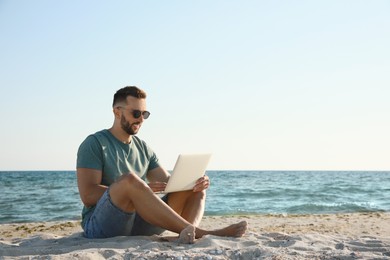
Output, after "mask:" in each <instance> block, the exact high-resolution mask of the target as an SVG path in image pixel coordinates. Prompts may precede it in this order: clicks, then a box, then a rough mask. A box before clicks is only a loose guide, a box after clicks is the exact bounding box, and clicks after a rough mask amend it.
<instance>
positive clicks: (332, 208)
mask: <svg viewBox="0 0 390 260" xmlns="http://www.w3.org/2000/svg"><path fill="white" fill-rule="evenodd" d="M367 211H384V210H383V209H380V208H378V207H375V206H373V205H372V204H370V203H333V204H325V203H323V204H321V203H308V204H301V205H296V206H292V207H289V208H287V209H286V213H297V214H308V213H311V214H323V213H341V212H342V213H346V212H367Z"/></svg>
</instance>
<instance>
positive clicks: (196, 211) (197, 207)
mask: <svg viewBox="0 0 390 260" xmlns="http://www.w3.org/2000/svg"><path fill="white" fill-rule="evenodd" d="M205 204H206V191H205V190H204V191H200V192H193V191H192V190H189V191H181V192H173V193H170V194H169V197H168V205H169V206H170V207H171V208H172V209H173V210H174V211H176V212H177V213H178V214H179V215H180V216H181V217H182V218H184V219H185V220H187V221H188V222H190V223H191V224H192V225H194V226H199V224H200V221H201V220H202V218H203V214H204V208H205Z"/></svg>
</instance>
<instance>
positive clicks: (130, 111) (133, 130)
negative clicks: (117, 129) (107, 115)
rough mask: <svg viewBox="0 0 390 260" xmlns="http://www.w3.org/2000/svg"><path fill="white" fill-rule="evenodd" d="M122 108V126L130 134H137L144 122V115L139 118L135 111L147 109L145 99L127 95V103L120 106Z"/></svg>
mask: <svg viewBox="0 0 390 260" xmlns="http://www.w3.org/2000/svg"><path fill="white" fill-rule="evenodd" d="M118 108H119V109H120V110H121V118H120V120H121V122H120V123H121V127H122V129H123V131H125V132H126V133H127V134H129V135H135V134H137V133H138V131H139V129H140V128H141V125H142V123H143V122H144V120H145V119H144V116H143V115H141V116H140V117H138V118H135V117H134V111H141V112H144V111H146V102H145V99H138V98H135V97H131V96H129V97H127V105H124V106H120V107H118Z"/></svg>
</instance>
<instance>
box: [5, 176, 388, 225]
mask: <svg viewBox="0 0 390 260" xmlns="http://www.w3.org/2000/svg"><path fill="white" fill-rule="evenodd" d="M207 175H208V176H209V177H210V181H211V187H210V188H209V190H208V192H207V200H206V208H205V215H242V214H286V215H288V214H329V213H353V212H390V172H387V171H380V172H378V171H207ZM81 210H82V203H81V201H80V197H79V193H78V189H77V180H76V173H75V171H9V172H6V171H3V172H0V224H4V223H21V222H41V221H67V220H79V219H81Z"/></svg>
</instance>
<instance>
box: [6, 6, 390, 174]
mask: <svg viewBox="0 0 390 260" xmlns="http://www.w3.org/2000/svg"><path fill="white" fill-rule="evenodd" d="M389 14H390V1H380V0H375V1H368V0H365V1H357V0H350V1H342V0H334V1H332V0H326V1H325V0H324V1H312V0H308V1H287V0H285V1H271V0H269V1H260V0H256V1H255V0H254V1H246V0H237V1H232V0H223V1H217V0H216V1H148V0H146V1H75V0H70V1H52V0H47V1H42V0H35V1H30V0H24V1H23V0H20V1H19V0H18V1H15V0H0V51H1V55H0V71H1V74H0V89H1V90H0V118H1V135H0V144H1V146H2V149H1V154H0V170H75V161H76V153H77V149H78V146H79V144H80V143H81V142H82V141H83V140H84V139H85V138H86V136H87V135H89V134H91V133H94V132H96V131H99V130H101V129H105V128H109V127H111V126H112V122H113V114H112V108H111V105H112V97H113V94H114V93H115V92H116V90H118V89H119V88H122V87H124V86H128V85H136V86H138V87H140V88H142V89H144V90H145V91H146V92H147V93H148V98H147V104H148V110H149V111H150V112H151V116H150V118H149V119H148V120H146V121H145V123H144V125H143V126H142V128H141V130H140V133H139V137H140V138H142V139H144V140H145V141H146V142H147V143H148V144H149V145H150V146H151V147H152V148H153V149H154V150H155V152H156V153H157V155H158V156H159V158H160V161H161V163H162V165H163V166H164V167H165V168H167V169H172V168H173V165H174V163H175V161H176V158H177V155H178V154H179V153H198V152H212V153H213V157H212V160H211V163H210V165H209V168H208V169H209V170H390V116H389V113H390V48H389V46H390V15H389Z"/></svg>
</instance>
